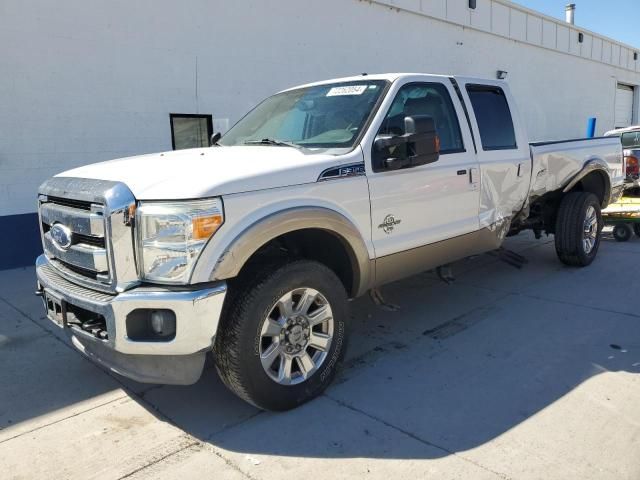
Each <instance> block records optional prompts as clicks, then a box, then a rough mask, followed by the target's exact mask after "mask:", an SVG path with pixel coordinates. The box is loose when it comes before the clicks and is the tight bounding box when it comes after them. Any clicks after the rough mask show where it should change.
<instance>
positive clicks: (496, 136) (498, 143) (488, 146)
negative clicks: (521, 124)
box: [467, 85, 518, 151]
mask: <svg viewBox="0 0 640 480" xmlns="http://www.w3.org/2000/svg"><path fill="white" fill-rule="evenodd" d="M467 93H468V94H469V99H470V100H471V106H472V107H473V113H474V114H475V116H476V121H477V122H478V129H479V130H480V140H481V141H482V149H483V150H485V151H486V150H516V149H517V148H518V144H517V142H516V132H515V130H514V128H513V118H512V117H511V110H509V103H508V102H507V98H506V96H505V94H504V91H503V90H502V89H501V88H500V87H495V86H492V85H467Z"/></svg>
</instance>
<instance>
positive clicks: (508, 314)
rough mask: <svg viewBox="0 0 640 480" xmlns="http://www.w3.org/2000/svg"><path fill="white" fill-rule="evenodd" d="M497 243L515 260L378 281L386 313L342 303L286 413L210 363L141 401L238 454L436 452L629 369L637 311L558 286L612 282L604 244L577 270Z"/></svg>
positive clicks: (473, 442)
mask: <svg viewBox="0 0 640 480" xmlns="http://www.w3.org/2000/svg"><path fill="white" fill-rule="evenodd" d="M508 245H510V246H511V247H512V248H514V249H515V250H518V251H521V252H523V253H525V255H526V256H527V257H528V258H529V264H528V265H527V266H526V267H525V268H524V269H523V270H522V271H518V270H517V269H514V268H513V267H512V266H509V265H505V264H502V263H500V262H497V261H496V260H495V257H489V256H482V257H478V258H476V259H472V260H471V261H466V262H461V263H459V264H456V266H455V268H454V272H459V274H460V275H459V277H458V280H457V281H456V283H455V284H454V285H452V286H449V285H445V284H443V283H442V282H439V281H438V280H437V279H436V277H435V276H434V275H433V274H430V273H427V274H422V275H418V276H416V277H413V278H411V279H408V280H405V281H402V282H398V283H396V284H393V285H390V286H388V287H386V288H385V289H384V292H385V294H386V295H387V297H388V300H389V301H390V302H393V303H396V304H398V305H399V306H400V310H398V311H395V312H389V311H385V310H382V309H380V307H377V306H375V305H373V303H372V302H371V301H370V300H369V299H368V298H366V297H365V298H361V299H358V300H356V301H354V302H353V304H352V309H351V311H352V318H351V320H352V326H353V331H352V337H351V338H352V340H351V343H350V346H349V348H350V350H349V355H348V357H347V359H346V362H345V365H344V368H343V370H342V372H341V374H340V375H339V377H338V378H337V381H336V382H335V384H334V385H333V386H331V387H330V388H329V389H328V391H327V392H326V394H325V395H323V396H322V397H320V398H319V399H316V400H314V401H312V402H310V403H309V404H307V405H305V406H302V407H300V408H298V409H296V410H294V411H291V412H285V413H268V412H259V411H258V410H256V409H254V408H252V407H250V406H248V405H246V404H244V403H243V402H242V401H240V400H238V399H236V398H235V397H234V396H233V395H232V394H231V393H229V392H228V391H227V390H226V389H225V387H224V386H223V385H222V383H221V382H220V380H219V379H218V378H217V375H216V374H215V369H214V368H213V367H212V366H209V368H208V369H207V371H206V372H205V375H203V378H202V379H201V380H200V381H199V382H198V383H197V384H196V385H194V386H192V387H169V386H165V387H159V388H156V389H151V390H149V391H148V392H146V393H144V394H143V400H144V402H145V403H147V402H148V405H150V406H152V407H153V409H154V410H157V411H158V412H161V414H162V415H163V416H164V417H165V419H168V420H169V421H171V422H172V423H174V424H175V425H177V426H178V427H180V428H181V429H183V430H185V431H186V432H188V433H189V434H191V435H193V436H195V437H196V438H198V439H200V440H202V441H204V442H208V443H210V444H211V445H213V446H215V447H219V448H223V449H225V450H227V451H230V452H236V453H239V454H243V455H279V456H292V457H319V458H356V457H365V458H388V459H408V458H439V457H444V456H447V455H450V454H452V453H455V452H462V451H467V450H470V449H473V448H476V447H479V446H481V445H483V444H485V443H487V442H490V441H491V440H493V439H495V438H497V437H499V436H501V435H503V434H505V433H506V432H509V431H511V430H512V429H514V428H515V427H517V426H518V425H520V424H521V423H522V422H524V421H525V420H527V419H529V418H531V417H533V416H535V415H537V414H540V413H541V412H543V411H544V410H545V409H546V408H547V407H549V406H550V405H553V404H554V403H555V402H557V401H558V400H560V399H562V398H563V397H565V396H566V395H567V394H569V393H572V391H574V390H577V391H576V392H575V393H574V394H575V395H579V396H580V395H585V396H587V397H588V396H589V395H590V394H588V393H582V389H581V386H582V385H584V384H585V383H590V382H600V381H605V377H606V375H604V376H603V375H602V374H606V373H607V372H619V371H624V372H632V373H636V374H637V373H640V344H638V342H637V341H632V340H631V339H637V338H640V322H638V315H635V314H633V313H625V312H624V311H618V310H620V309H618V310H616V309H615V308H613V307H615V305H613V304H612V305H613V307H612V306H611V305H608V304H607V303H606V302H603V301H601V302H600V303H599V304H598V305H593V306H589V305H588V303H589V302H580V301H577V300H575V299H574V297H573V296H572V295H571V294H569V293H568V289H567V288H566V286H567V285H571V286H572V289H577V290H580V289H582V290H583V292H582V296H591V297H597V296H598V295H599V294H598V292H599V291H600V289H601V290H602V294H603V295H607V293H608V292H607V288H611V289H612V291H615V290H616V289H620V288H621V286H622V285H621V283H618V282H622V283H624V282H626V281H627V279H626V278H624V277H622V278H618V279H616V278H609V279H608V280H607V281H610V282H611V283H612V284H611V285H609V286H607V287H603V286H598V285H597V284H594V283H593V281H594V279H597V278H600V276H601V275H606V274H607V272H606V269H607V268H608V267H607V263H606V262H605V260H604V255H607V256H613V257H615V258H611V259H610V261H615V262H618V258H617V257H619V255H618V253H617V252H616V251H615V250H613V249H611V248H609V247H610V246H609V245H604V246H603V251H604V252H603V253H604V255H603V259H601V260H600V262H599V263H598V264H594V265H593V266H592V269H591V271H589V269H584V270H575V269H568V268H565V267H564V266H562V265H560V264H559V263H558V262H557V260H556V258H555V252H554V249H553V243H547V244H544V245H542V246H540V245H539V244H535V245H536V246H534V247H533V248H532V249H531V243H527V242H522V243H519V242H518V241H510V242H509V243H508ZM612 246H613V247H617V246H616V245H615V244H613V245H612ZM637 253H640V249H638V252H637ZM617 265H618V266H617V267H615V268H616V269H619V263H617ZM603 268H604V270H605V271H604V272H603V271H602V270H603ZM634 282H635V285H636V286H637V281H635V280H634ZM562 285H564V287H562ZM627 287H628V285H627ZM618 291H619V290H618ZM577 298H578V299H579V298H580V295H578V297H577ZM596 299H597V298H596ZM601 300H602V299H601ZM618 303H620V302H618ZM585 305H586V306H585ZM630 308H633V307H632V306H630ZM622 310H624V309H622ZM611 395H614V393H612V394H611ZM587 400H588V399H587ZM558 408H560V409H562V408H569V407H558Z"/></svg>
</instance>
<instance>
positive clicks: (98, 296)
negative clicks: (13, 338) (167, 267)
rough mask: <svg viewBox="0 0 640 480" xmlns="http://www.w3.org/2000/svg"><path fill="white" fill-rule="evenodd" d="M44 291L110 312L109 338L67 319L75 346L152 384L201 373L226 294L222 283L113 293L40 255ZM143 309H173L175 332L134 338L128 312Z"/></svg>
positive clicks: (176, 381) (107, 321) (70, 302)
mask: <svg viewBox="0 0 640 480" xmlns="http://www.w3.org/2000/svg"><path fill="white" fill-rule="evenodd" d="M36 274H37V277H38V291H39V292H40V293H41V294H45V293H46V294H47V295H50V296H51V297H53V298H56V299H60V300H61V301H62V302H64V304H65V305H70V306H73V307H79V308H81V309H84V310H86V311H88V312H92V313H95V314H97V315H99V316H101V317H104V324H105V328H106V337H107V338H103V339H102V338H97V337H96V336H95V335H93V334H92V333H90V332H87V331H85V330H83V329H81V328H79V327H78V326H77V325H70V324H66V323H65V324H64V325H62V326H63V328H64V329H65V330H66V331H67V333H68V334H69V335H70V336H71V337H72V340H73V343H74V345H75V346H76V347H77V348H78V349H79V350H81V351H82V352H83V353H85V354H86V355H88V356H89V357H91V358H92V359H93V360H95V361H97V362H98V363H101V364H102V365H104V366H106V367H108V368H110V369H111V370H113V371H114V372H116V373H119V374H121V375H124V376H127V377H130V378H133V379H134V380H138V381H141V382H148V383H171V384H190V383H194V382H195V381H197V380H198V378H199V377H200V374H201V372H202V367H203V365H204V360H205V355H206V352H207V351H208V350H209V349H210V348H211V346H212V345H213V340H214V337H215V333H216V331H217V328H218V322H219V319H220V314H221V311H222V305H223V302H224V298H225V294H226V284H225V283H224V282H219V283H216V284H212V285H209V286H207V288H203V289H200V290H190V289H179V288H165V287H161V286H153V287H138V288H134V289H132V290H129V291H126V292H124V293H119V294H117V295H111V294H107V293H103V292H98V291H95V290H91V289H89V288H86V287H83V286H80V285H77V284H75V283H72V282H70V281H69V280H67V279H65V278H64V277H62V276H61V275H59V274H58V273H57V271H56V270H55V269H54V267H52V266H51V264H50V263H49V261H48V259H47V258H46V257H45V256H44V255H41V256H40V257H38V259H37V260H36ZM45 308H46V306H45ZM137 309H167V310H172V311H173V312H174V313H175V316H176V333H175V337H174V338H173V339H171V340H168V341H134V340H131V339H130V338H128V336H127V326H126V319H127V316H128V315H129V314H130V313H131V312H133V311H134V310H137Z"/></svg>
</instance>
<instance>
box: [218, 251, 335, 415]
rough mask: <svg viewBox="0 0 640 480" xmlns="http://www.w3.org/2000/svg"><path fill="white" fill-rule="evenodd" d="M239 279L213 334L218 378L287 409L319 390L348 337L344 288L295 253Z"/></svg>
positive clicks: (257, 400)
mask: <svg viewBox="0 0 640 480" xmlns="http://www.w3.org/2000/svg"><path fill="white" fill-rule="evenodd" d="M238 287H239V288H241V289H242V291H241V292H240V293H239V294H238V293H236V295H235V298H234V299H233V300H232V304H231V305H230V307H229V308H228V309H227V311H226V314H225V316H224V318H223V323H222V324H221V325H220V328H219V332H218V335H217V337H216V342H215V348H214V355H215V360H216V367H217V369H218V373H219V374H220V378H222V380H223V381H224V383H225V384H226V385H227V386H228V387H229V388H230V389H231V390H232V391H233V392H235V393H236V394H237V395H239V396H240V397H241V398H243V399H244V400H246V401H248V402H249V403H252V404H253V405H255V406H257V407H258V408H262V409H265V410H288V409H290V408H294V407H296V406H298V405H300V404H302V403H304V402H306V401H308V400H311V399H312V398H314V397H315V396H317V395H318V394H320V393H321V392H322V391H323V390H324V389H325V388H326V387H327V386H328V385H329V384H330V383H331V380H332V379H333V376H334V374H335V370H336V365H337V363H338V362H339V361H340V359H341V357H342V355H343V353H344V349H345V344H346V319H347V294H346V292H345V289H344V287H343V285H342V283H341V282H340V280H339V279H338V277H337V276H336V275H335V274H334V273H333V271H331V270H330V269H329V268H327V267H326V266H324V265H323V264H321V263H318V262H313V261H308V260H299V261H295V262H293V263H290V264H287V265H284V266H279V267H275V268H274V267H271V268H266V269H264V270H263V271H262V272H261V273H259V274H257V275H252V276H251V278H250V279H248V280H247V281H245V282H244V283H243V285H238Z"/></svg>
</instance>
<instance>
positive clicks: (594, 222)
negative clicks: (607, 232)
mask: <svg viewBox="0 0 640 480" xmlns="http://www.w3.org/2000/svg"><path fill="white" fill-rule="evenodd" d="M597 238H598V215H597V214H596V209H595V208H593V205H590V206H589V208H588V209H587V214H586V215H585V219H584V230H583V235H582V247H583V248H584V253H586V254H587V255H588V254H590V253H591V250H593V247H594V246H595V244H596V240H597Z"/></svg>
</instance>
